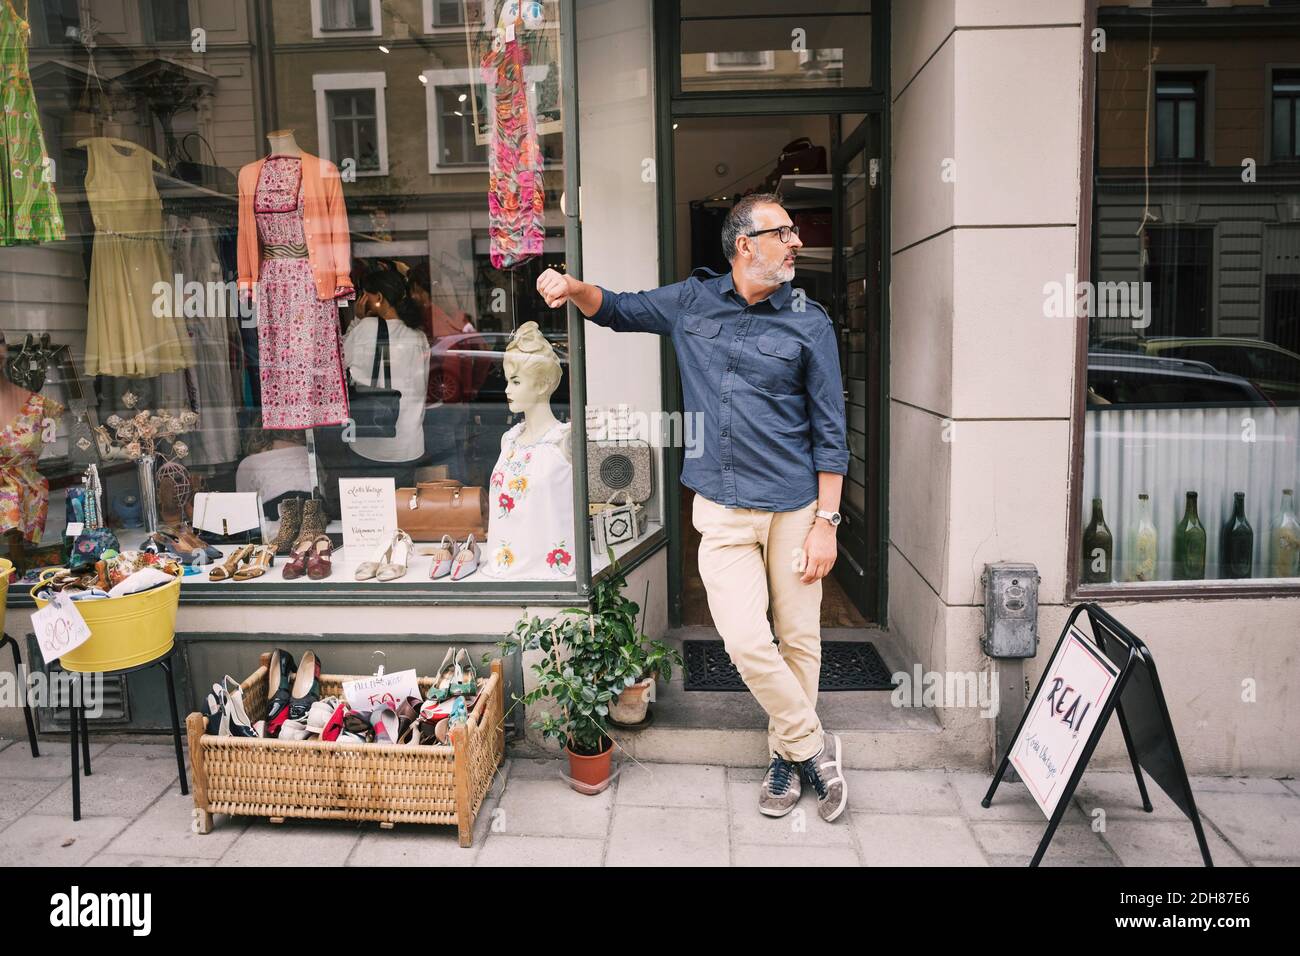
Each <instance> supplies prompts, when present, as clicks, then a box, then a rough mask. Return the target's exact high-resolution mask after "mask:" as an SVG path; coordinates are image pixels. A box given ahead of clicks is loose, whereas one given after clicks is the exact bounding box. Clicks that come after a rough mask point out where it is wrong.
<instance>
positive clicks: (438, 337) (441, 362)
mask: <svg viewBox="0 0 1300 956" xmlns="http://www.w3.org/2000/svg"><path fill="white" fill-rule="evenodd" d="M406 278H407V280H408V281H409V282H410V285H411V299H412V301H413V302H414V303H415V305H416V307H417V308H418V309H419V310H420V313H421V317H422V319H423V321H424V331H425V334H427V335H428V336H429V342H430V344H431V345H432V346H433V353H432V361H431V362H430V363H429V403H430V404H436V403H438V402H447V403H459V402H471V401H473V400H474V396H475V395H477V394H478V390H479V388H480V387H482V385H483V380H484V379H485V378H487V375H488V372H489V371H490V369H491V365H492V363H491V360H490V359H486V358H484V359H480V360H477V361H476V360H475V358H474V357H473V356H472V355H470V354H467V353H472V352H477V351H485V350H486V349H487V343H486V342H485V341H483V337H482V336H481V335H479V334H478V333H477V332H475V331H474V326H473V324H472V323H471V322H470V321H469V317H468V316H466V315H465V313H464V312H460V311H456V312H455V313H448V312H447V311H446V310H444V309H443V308H442V306H440V305H439V304H438V303H437V302H435V301H434V296H433V289H434V287H435V286H437V285H439V284H440V283H438V282H436V281H435V280H433V279H431V278H430V276H429V267H428V266H427V265H424V264H420V265H418V266H416V267H415V268H413V269H412V270H411V271H410V272H409V273H407V276H406Z"/></svg>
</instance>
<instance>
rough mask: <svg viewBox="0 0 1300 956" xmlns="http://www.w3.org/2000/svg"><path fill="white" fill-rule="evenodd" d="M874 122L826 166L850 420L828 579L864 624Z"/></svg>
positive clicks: (872, 582)
mask: <svg viewBox="0 0 1300 956" xmlns="http://www.w3.org/2000/svg"><path fill="white" fill-rule="evenodd" d="M880 145H881V123H880V115H879V114H869V115H868V116H867V117H866V118H865V119H863V121H862V122H861V123H860V124H859V125H858V127H857V129H855V130H854V131H853V132H852V133H850V134H849V136H848V137H847V138H846V139H845V140H844V141H843V143H841V145H840V146H839V148H838V149H836V151H835V154H834V157H833V160H832V170H831V172H832V178H833V197H834V205H833V207H832V235H833V236H834V247H833V250H832V256H831V259H832V283H833V285H834V291H833V296H832V302H833V311H832V316H831V317H832V318H833V319H834V321H835V328H836V331H837V332H838V334H839V340H840V370H841V373H842V375H843V377H844V403H845V411H846V414H847V418H848V443H849V473H848V476H847V477H846V478H845V481H844V496H843V499H842V502H841V505H840V511H841V513H842V514H843V516H844V521H843V524H842V525H841V526H840V532H839V548H840V557H839V560H838V561H837V562H836V564H835V570H834V574H835V575H836V577H837V578H838V579H839V581H840V583H841V584H842V585H843V587H844V590H845V592H846V593H847V594H848V595H849V598H850V600H852V601H853V603H854V604H855V605H856V606H857V608H858V610H859V611H861V612H862V614H863V616H865V617H866V618H867V620H869V621H873V622H879V621H881V620H882V610H883V609H882V608H881V607H880V593H881V587H880V584H881V575H882V574H883V573H884V568H883V567H882V561H881V550H882V549H881V546H880V545H881V531H882V527H883V522H882V520H881V509H882V501H883V495H882V494H881V491H882V489H883V480H882V475H881V440H880V439H881V435H882V406H883V402H882V391H883V390H882V388H881V386H882V382H881V379H880V375H881V368H882V363H881V354H882V353H881V348H882V342H881V330H882V328H883V327H884V325H883V321H882V308H883V302H884V297H883V294H882V293H883V269H882V260H883V245H884V228H883V216H882V212H883V202H884V175H883V167H882V165H881V158H880V157H881V149H880Z"/></svg>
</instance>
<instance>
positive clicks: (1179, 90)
mask: <svg viewBox="0 0 1300 956" xmlns="http://www.w3.org/2000/svg"><path fill="white" fill-rule="evenodd" d="M1204 104H1205V76H1204V74H1201V73H1165V74H1161V75H1159V76H1158V77H1157V78H1156V161H1157V162H1161V163H1172V162H1195V161H1197V160H1201V159H1204V158H1205V149H1204V134H1203V132H1202V126H1203V125H1204V124H1203V118H1204V115H1205V110H1204Z"/></svg>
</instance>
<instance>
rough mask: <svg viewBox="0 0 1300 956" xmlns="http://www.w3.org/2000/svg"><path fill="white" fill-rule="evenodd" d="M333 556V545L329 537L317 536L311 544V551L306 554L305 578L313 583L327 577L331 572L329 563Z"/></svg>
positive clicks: (331, 567) (331, 568) (324, 535)
mask: <svg viewBox="0 0 1300 956" xmlns="http://www.w3.org/2000/svg"><path fill="white" fill-rule="evenodd" d="M333 554H334V543H333V542H332V541H330V538H329V535H327V534H319V535H317V536H316V538H315V540H313V541H312V543H311V551H309V552H308V553H307V577H309V578H311V579H312V580H313V581H323V580H324V579H325V578H327V577H329V576H330V571H332V570H333V565H331V563H330V556H331V555H333Z"/></svg>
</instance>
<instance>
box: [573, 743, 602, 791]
mask: <svg viewBox="0 0 1300 956" xmlns="http://www.w3.org/2000/svg"><path fill="white" fill-rule="evenodd" d="M606 743H607V744H608V745H609V746H607V747H606V748H605V750H604V751H603V752H602V753H598V754H596V755H594V756H591V757H585V756H583V755H582V754H575V753H574V752H573V751H572V750H570V749H569V747H568V746H567V745H566V746H565V748H564V752H565V753H567V754H568V755H569V776H570V777H572V778H573V779H574V780H576V781H577V782H578V783H581V784H583V785H585V786H588V787H599V786H600V785H601V784H603V783H604V782H605V781H606V780H608V779H609V764H610V759H611V758H612V757H613V756H614V742H613V741H612V740H606Z"/></svg>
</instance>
